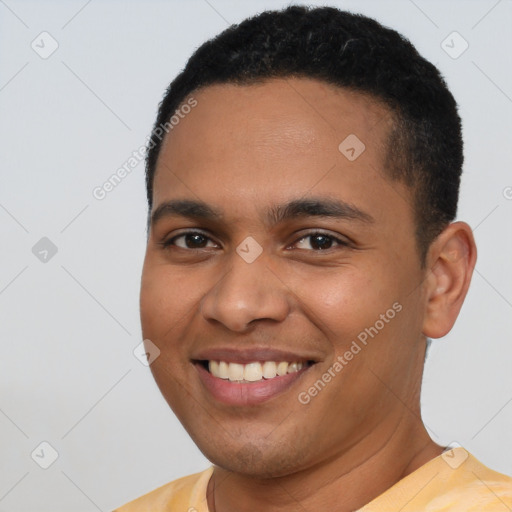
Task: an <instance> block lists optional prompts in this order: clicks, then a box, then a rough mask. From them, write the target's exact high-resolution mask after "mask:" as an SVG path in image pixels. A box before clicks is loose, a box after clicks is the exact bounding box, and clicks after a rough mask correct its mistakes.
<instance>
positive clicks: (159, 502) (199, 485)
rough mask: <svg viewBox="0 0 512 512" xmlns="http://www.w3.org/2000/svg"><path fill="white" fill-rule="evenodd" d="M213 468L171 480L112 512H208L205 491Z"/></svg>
mask: <svg viewBox="0 0 512 512" xmlns="http://www.w3.org/2000/svg"><path fill="white" fill-rule="evenodd" d="M212 472H213V467H210V468H208V469H206V470H205V471H202V472H201V473H195V474H193V475H188V476H184V477H182V478H178V479H177V480H173V481H172V482H169V483H168V484H165V485H162V486H161V487H158V488H157V489H155V490H153V491H151V492H149V493H147V494H145V495H143V496H141V497H139V498H137V499H135V500H133V501H130V502H129V503H126V504H125V505H123V506H122V507H119V508H117V509H115V510H114V511H113V512H164V511H168V510H169V511H170V510H183V512H187V511H188V510H190V512H208V507H207V505H206V489H207V487H208V482H209V480H210V477H211V475H212Z"/></svg>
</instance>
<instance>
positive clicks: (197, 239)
mask: <svg viewBox="0 0 512 512" xmlns="http://www.w3.org/2000/svg"><path fill="white" fill-rule="evenodd" d="M178 241H179V242H178ZM208 241H210V242H211V241H212V240H211V238H210V237H208V236H206V235H205V234H204V233H201V232H200V231H187V232H185V233H181V234H180V235H176V236H174V237H172V238H170V239H169V240H165V241H164V242H162V246H163V247H164V248H165V247H169V246H172V245H174V246H176V247H179V248H181V249H205V248H207V247H212V245H210V246H208ZM216 246H217V245H216V244H215V243H213V247H216Z"/></svg>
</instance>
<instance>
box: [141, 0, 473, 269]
mask: <svg viewBox="0 0 512 512" xmlns="http://www.w3.org/2000/svg"><path fill="white" fill-rule="evenodd" d="M288 77H299V78H300V77H303V78H313V79H318V80H321V81H323V82H326V83H328V84H332V85H335V86H338V87H342V88H346V89H349V90H352V91H356V92H360V93H363V94H367V95H371V96H372V97H373V98H375V99H377V100H379V101H380V102H381V103H382V104H384V105H385V106H386V107H387V108H388V110H389V112H390V114H391V119H392V123H391V128H390V129H389V133H388V140H387V154H386V155H385V172H386V175H387V176H388V177H389V178H390V179H392V180H398V181H401V182H403V183H405V184H406V185H407V186H409V187H410V188H411V189H412V191H413V194H412V199H413V201H412V202H413V205H414V212H415V222H416V238H417V245H418V249H419V254H420V259H421V261H422V263H424V260H425V255H426V253H427V250H428V248H429V246H430V244H431V242H432V240H434V239H435V237H436V236H437V235H438V234H439V233H440V232H441V231H442V230H443V229H444V227H445V226H446V225H447V224H448V223H449V222H450V221H452V220H453V219H454V218H455V216H456V213H457V202H458V196H459V185H460V175H461V172H462V163H463V142H462V133H461V120H460V117H459V115H458V112H457V104H456V102H455V99H454V98H453V96H452V94H451V93H450V91H449V90H448V87H447V85H446V82H445V81H444V79H443V77H442V76H441V74H440V72H439V71H438V69H437V68H436V67H435V66H434V65H433V64H431V63H430V62H428V61H427V60H426V59H424V58H423V57H422V56H421V55H420V54H419V53H418V52H417V50H416V49H415V48H414V46H413V45H412V44H411V43H410V42H409V40H407V39H406V38H405V37H403V36H402V35H400V34H399V33H398V32H396V31H395V30H392V29H390V28H387V27H384V26H383V25H381V24H380V23H378V22H377V21H375V20H373V19H371V18H368V17H366V16H363V15H361V14H355V13H351V12H346V11H341V10H339V9H337V8H334V7H317V8H311V7H306V6H300V5H292V6H289V7H287V8H286V9H283V10H279V11H276V10H272V11H265V12H262V13H260V14H258V15H256V16H253V17H251V18H248V19H246V20H244V21H243V22H242V23H240V24H237V25H232V26H231V27H229V28H228V29H226V30H224V31H223V32H222V33H221V34H219V35H217V36H216V37H214V38H212V39H210V40H209V41H207V42H205V43H204V44H202V45H201V46H200V47H199V48H198V49H197V50H196V51H195V52H194V54H193V55H192V56H191V57H190V59H189V60H188V62H187V64H186V67H185V68H184V69H183V71H182V72H181V73H180V74H179V75H178V76H177V77H176V78H175V79H174V80H173V81H172V82H171V84H170V85H169V87H168V89H167V91H166V93H165V96H164V98H163V100H162V102H161V103H160V106H159V110H158V116H157V119H156V122H155V125H154V127H153V131H152V133H151V136H150V138H149V140H148V147H147V154H146V189H147V198H148V205H149V211H150V212H151V208H152V200H153V199H152V196H153V181H154V176H155V171H156V165H157V160H158V156H159V153H160V149H161V146H162V136H161V134H162V129H161V126H163V125H165V124H166V123H168V122H169V119H171V117H172V116H173V115H174V114H175V112H176V111H177V109H178V107H179V106H180V104H181V103H182V102H183V101H184V100H185V99H186V98H187V97H189V96H190V95H191V93H192V92H195V91H198V90H199V89H201V88H204V87H207V86H209V85H213V84H223V83H226V84H237V85H251V84H254V83H261V82H264V81H265V80H268V79H272V78H288ZM340 142H341V141H340ZM148 226H149V224H148ZM148 229H149V228H148Z"/></svg>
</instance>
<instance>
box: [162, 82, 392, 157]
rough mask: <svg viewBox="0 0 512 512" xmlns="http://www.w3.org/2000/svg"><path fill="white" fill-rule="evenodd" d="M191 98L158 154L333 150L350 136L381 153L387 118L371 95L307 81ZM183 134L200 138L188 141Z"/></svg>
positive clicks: (224, 88)
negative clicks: (194, 103)
mask: <svg viewBox="0 0 512 512" xmlns="http://www.w3.org/2000/svg"><path fill="white" fill-rule="evenodd" d="M193 96H194V98H195V99H196V101H197V107H195V108H194V110H193V112H191V114H189V115H187V116H185V118H184V119H181V120H180V125H179V126H176V127H175V128H174V129H173V131H172V132H171V133H170V134H169V135H168V136H167V137H166V139H165V141H164V144H163V148H162V151H161V153H165V152H168V150H169V149H176V148H177V147H179V149H181V150H186V149H190V148H194V149H195V150H197V149H199V148H201V149H202V150H204V149H208V150H214V149H215V148H216V149H217V152H222V151H223V150H224V149H225V148H228V149H230V150H233V145H234V144H237V145H238V147H239V148H242V147H247V148H248V149H250V145H251V144H256V145H258V146H259V147H262V148H264V147H268V146H273V145H279V146H281V149H282V150H286V149H292V150H293V151H295V150H297V149H300V148H301V147H302V148H304V149H307V148H308V147H310V146H312V145H313V144H317V145H318V144H323V145H324V146H326V147H328V148H329V149H331V150H334V151H335V150H337V149H338V144H339V142H340V141H342V140H343V139H344V138H345V137H346V136H347V135H350V134H359V137H360V138H364V139H365V141H364V142H365V144H366V145H367V146H371V147H370V148H369V149H370V150H372V152H373V151H374V150H377V149H383V150H384V149H385V147H384V144H383V143H384V142H385V138H386V135H387V133H388V130H389V128H390V126H391V119H392V116H391V113H390V111H389V109H388V108H387V107H386V106H384V105H383V104H382V102H380V101H379V100H377V99H375V98H374V97H373V96H371V95H368V94H363V93H361V92H356V91H353V90H349V89H346V88H340V87H337V86H334V85H331V84H328V83H325V82H322V81H319V80H314V79H310V78H291V77H290V78H280V79H272V80H266V81H264V82H262V83H256V84H250V85H236V84H215V85H210V86H207V87H205V88H203V89H200V90H198V91H196V92H195V93H194V94H193ZM212 126H214V127H215V130H213V131H212ZM180 128H181V129H180ZM184 131H186V132H190V131H193V132H194V133H195V134H196V135H197V136H198V137H200V138H201V139H200V140H197V139H195V140H194V139H191V138H190V133H183V132H184ZM212 141H213V144H211V142H212ZM381 156H384V155H381Z"/></svg>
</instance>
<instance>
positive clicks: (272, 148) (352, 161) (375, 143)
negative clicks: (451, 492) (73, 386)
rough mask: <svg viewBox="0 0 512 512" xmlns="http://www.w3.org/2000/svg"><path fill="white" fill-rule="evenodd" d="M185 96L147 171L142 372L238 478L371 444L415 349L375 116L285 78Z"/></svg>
mask: <svg viewBox="0 0 512 512" xmlns="http://www.w3.org/2000/svg"><path fill="white" fill-rule="evenodd" d="M194 98H195V99H196V100H197V106H195V107H194V108H193V109H192V110H191V111H190V112H189V113H188V114H187V115H186V116H184V118H183V119H181V120H180V122H179V124H178V125H176V126H175V127H174V128H173V130H172V131H171V132H170V134H169V135H168V136H167V138H166V139H165V141H164V145H163V148H162V151H161V153H160V157H159V161H158V166H157V172H156V175H155V180H154V194H153V209H152V214H154V223H153V224H152V226H151V230H150V237H149V241H148V245H147V252H146V258H145V262H144V268H143V274H142V284H141V297H140V306H141V321H142V330H143V336H144V338H145V339H149V340H151V342H152V343H154V344H155V345H156V346H157V347H158V348H159V350H160V355H159V357H158V358H157V359H156V360H155V361H154V362H153V363H152V365H151V369H152V372H153V375H154V377H155V379H156V382H157V384H158V386H159V388H160V390H161V392H162V393H163V395H164V397H165V398H166V400H167V401H168V403H169V405H170V406H171V407H172V409H173V411H174V412H175V413H176V415H177V416H178V418H179V419H180V421H181V422H182V423H183V425H184V427H185V428H186V429H187V431H188V432H189V434H190V436H191V437H192V438H193V440H194V441H195V442H196V444H197V445H198V447H199V448H200V449H201V450H202V451H203V453H204V454H205V455H206V456H207V457H208V458H209V459H210V460H211V461H212V462H213V463H215V464H217V465H218V466H221V467H224V468H226V469H229V470H232V471H235V472H238V473H243V474H251V475H255V476H256V475H257V476H280V475H287V474H291V473H294V472H297V471H301V470H305V469H307V468H311V467H313V466H315V465H317V464H320V463H322V462H325V461H328V460H332V459H333V458H336V457H338V456H342V455H343V454H346V453H349V452H350V451H354V450H356V451H357V450H359V451H360V453H371V450H372V447H374V448H373V449H375V447H377V446H380V445H382V444H384V443H385V442H386V440H387V439H389V438H390V437H391V435H392V433H393V432H394V431H395V429H396V427H397V425H398V423H399V422H400V420H401V419H402V418H403V417H404V414H407V415H410V412H409V411H408V409H407V407H409V408H410V409H414V410H416V409H417V401H418V396H417V391H418V387H419V382H420V379H421V372H422V364H423V351H424V337H423V336H422V334H421V329H422V319H423V316H424V311H425V298H424V295H425V293H424V290H423V286H422V284H421V283H422V280H423V277H424V276H423V274H422V270H421V265H420V261H419V257H418V250H417V247H416V243H415V238H414V230H415V225H414V220H413V212H412V207H411V201H410V197H411V192H410V190H408V189H407V188H406V187H405V186H403V185H402V184H400V183H397V182H392V181H390V180H389V179H388V178H387V176H386V174H385V173H384V168H383V162H384V160H385V140H386V134H387V132H388V130H389V127H390V122H389V119H390V118H389V113H388V111H387V110H386V108H385V107H384V106H382V105H380V104H379V103H378V102H376V101H374V100H372V99H371V98H368V97H366V96H364V95H362V94H359V93H354V92H350V91H347V90H343V89H340V88H335V87H332V86H330V85H328V84H324V83H322V82H319V81H316V80H309V79H298V78H297V79H286V80H284V79H283V80H281V79H279V80H271V81H267V82H265V83H263V84H258V85H250V86H236V85H225V84H223V85H215V86H210V87H207V88H205V89H203V90H200V91H199V92H197V93H196V94H194ZM354 136H356V137H357V138H354ZM347 137H349V138H348V139H347ZM343 141H345V142H343ZM363 144H364V150H363V151H362V149H363ZM286 363H288V365H287V364H286ZM262 373H263V376H262ZM240 379H242V380H240ZM397 397H399V398H397ZM365 450H366V452H365Z"/></svg>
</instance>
